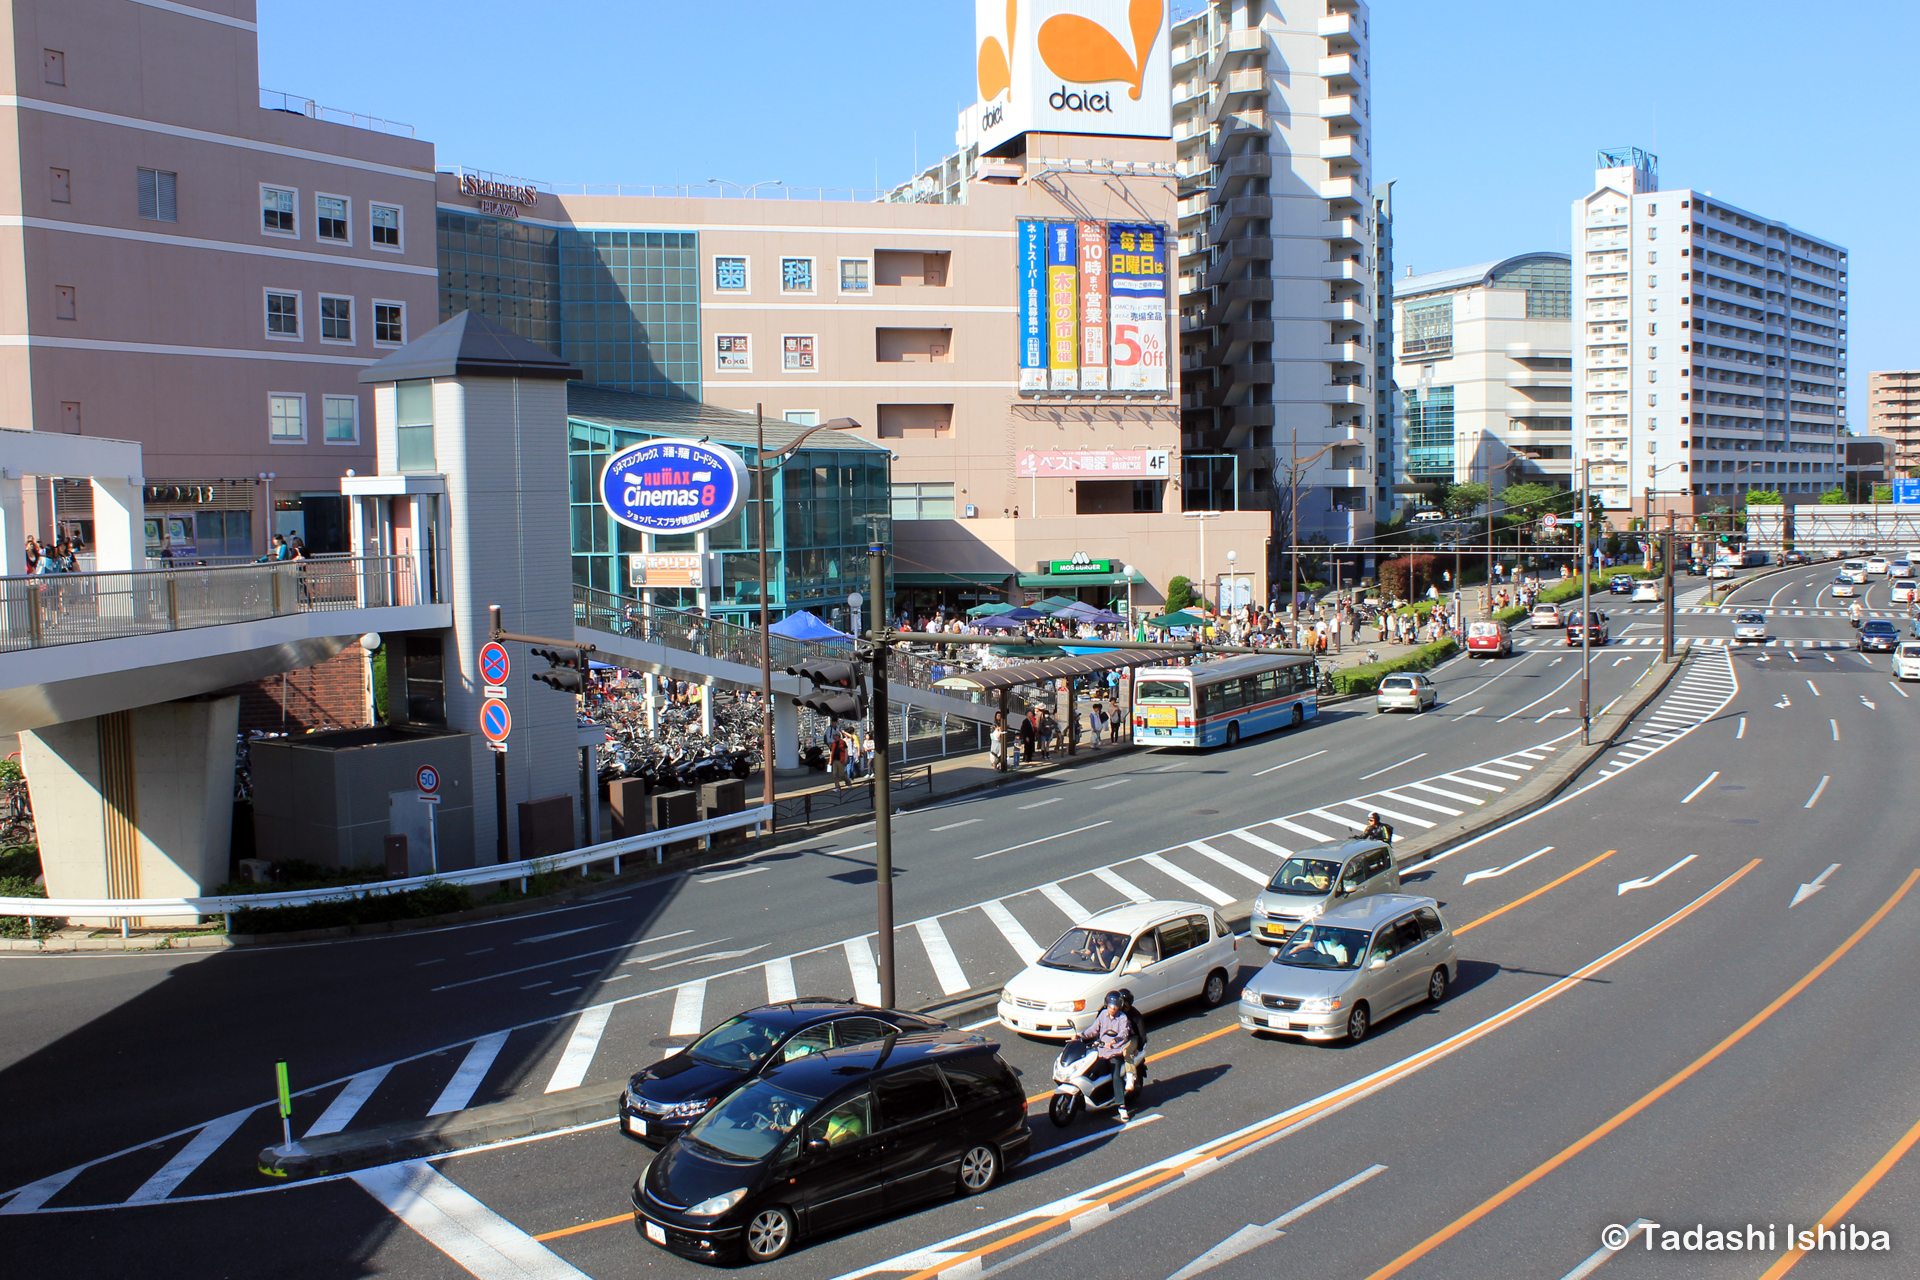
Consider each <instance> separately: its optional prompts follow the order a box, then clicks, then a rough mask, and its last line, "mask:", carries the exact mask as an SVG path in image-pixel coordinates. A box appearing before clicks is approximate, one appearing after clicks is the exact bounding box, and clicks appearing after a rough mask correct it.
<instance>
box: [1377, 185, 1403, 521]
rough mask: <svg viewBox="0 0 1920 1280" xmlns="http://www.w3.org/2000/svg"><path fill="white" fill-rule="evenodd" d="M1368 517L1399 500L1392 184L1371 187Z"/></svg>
mask: <svg viewBox="0 0 1920 1280" xmlns="http://www.w3.org/2000/svg"><path fill="white" fill-rule="evenodd" d="M1373 225H1374V263H1375V266H1376V267H1377V268H1378V270H1377V272H1376V274H1375V276H1374V296H1373V308H1374V324H1373V484H1374V502H1373V518H1374V523H1375V524H1385V523H1386V522H1387V521H1389V520H1391V519H1392V518H1393V511H1394V508H1395V506H1397V505H1398V504H1397V503H1396V502H1395V501H1394V497H1393V486H1394V476H1395V475H1396V474H1397V473H1396V472H1395V470H1394V454H1395V448H1394V444H1395V440H1396V439H1397V436H1398V431H1397V429H1396V424H1397V423H1398V422H1399V420H1400V405H1399V400H1400V393H1399V389H1398V388H1397V387H1396V386H1395V385H1394V381H1393V332H1394V329H1393V184H1392V183H1391V182H1383V183H1381V184H1380V185H1379V186H1377V187H1375V188H1374V189H1373Z"/></svg>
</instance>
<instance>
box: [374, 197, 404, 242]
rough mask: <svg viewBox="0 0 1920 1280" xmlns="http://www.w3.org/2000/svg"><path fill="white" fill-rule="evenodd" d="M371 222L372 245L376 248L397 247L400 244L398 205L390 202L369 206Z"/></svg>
mask: <svg viewBox="0 0 1920 1280" xmlns="http://www.w3.org/2000/svg"><path fill="white" fill-rule="evenodd" d="M371 208H372V210H373V213H372V219H371V220H372V223H373V247H374V248H376V249H399V248H401V247H402V246H401V244H400V207H399V206H398V205H391V204H376V205H373V206H371Z"/></svg>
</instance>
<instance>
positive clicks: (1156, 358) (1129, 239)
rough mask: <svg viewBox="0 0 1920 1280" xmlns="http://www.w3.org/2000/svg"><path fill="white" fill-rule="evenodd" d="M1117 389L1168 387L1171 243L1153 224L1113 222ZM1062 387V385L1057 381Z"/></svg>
mask: <svg viewBox="0 0 1920 1280" xmlns="http://www.w3.org/2000/svg"><path fill="white" fill-rule="evenodd" d="M1107 245H1108V253H1107V272H1108V280H1109V285H1108V291H1109V293H1110V294H1111V295H1112V302H1111V305H1110V306H1109V307H1108V323H1110V324H1111V325H1112V326H1113V372H1112V378H1111V381H1110V383H1109V386H1110V387H1111V388H1112V389H1113V390H1115V391H1165V390H1166V389H1167V243H1166V237H1165V235H1164V233H1163V232H1162V230H1161V228H1160V227H1158V226H1156V225H1154V224H1152V223H1134V222H1112V223H1108V224H1107ZM1056 385H1057V384H1056Z"/></svg>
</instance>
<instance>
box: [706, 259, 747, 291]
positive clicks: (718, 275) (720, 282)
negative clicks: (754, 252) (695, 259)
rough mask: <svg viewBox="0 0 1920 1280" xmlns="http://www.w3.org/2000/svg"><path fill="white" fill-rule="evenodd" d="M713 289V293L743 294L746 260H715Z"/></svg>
mask: <svg viewBox="0 0 1920 1280" xmlns="http://www.w3.org/2000/svg"><path fill="white" fill-rule="evenodd" d="M713 289H714V292H715V293H745V292H746V291H747V260H746V259H745V258H715V259H714V260H713Z"/></svg>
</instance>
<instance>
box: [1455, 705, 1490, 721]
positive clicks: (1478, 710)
mask: <svg viewBox="0 0 1920 1280" xmlns="http://www.w3.org/2000/svg"><path fill="white" fill-rule="evenodd" d="M1485 710H1486V708H1485V707H1475V708H1474V709H1473V710H1471V711H1462V712H1461V713H1460V715H1459V717H1458V718H1459V719H1461V720H1465V719H1466V718H1467V717H1468V716H1477V715H1479V714H1480V713H1481V712H1482V711H1485Z"/></svg>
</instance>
